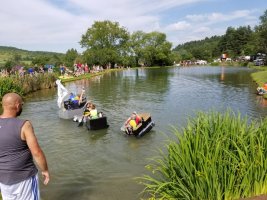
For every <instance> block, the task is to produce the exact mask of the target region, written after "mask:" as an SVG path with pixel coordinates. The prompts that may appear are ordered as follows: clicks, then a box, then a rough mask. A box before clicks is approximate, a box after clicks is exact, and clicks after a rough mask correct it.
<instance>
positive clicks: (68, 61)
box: [64, 48, 79, 67]
mask: <svg viewBox="0 0 267 200" xmlns="http://www.w3.org/2000/svg"><path fill="white" fill-rule="evenodd" d="M78 55H79V54H78V52H77V50H76V49H73V48H72V49H69V50H68V51H67V52H66V55H65V58H64V61H65V65H66V66H67V67H72V66H73V64H74V62H75V60H76V59H77V58H78Z"/></svg>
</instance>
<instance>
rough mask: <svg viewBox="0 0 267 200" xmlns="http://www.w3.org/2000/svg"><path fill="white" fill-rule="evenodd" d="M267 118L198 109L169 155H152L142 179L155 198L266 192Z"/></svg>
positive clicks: (170, 143) (219, 199)
mask: <svg viewBox="0 0 267 200" xmlns="http://www.w3.org/2000/svg"><path fill="white" fill-rule="evenodd" d="M266 130H267V118H266V119H264V120H262V121H260V122H256V121H250V122H248V120H247V119H246V118H244V119H241V117H240V115H237V116H235V115H234V114H233V113H232V112H231V111H227V112H226V113H225V114H220V113H216V112H211V113H208V114H205V113H199V114H198V116H197V117H196V118H195V119H190V120H189V123H188V125H187V127H186V128H185V129H183V131H182V132H180V131H178V130H176V129H175V130H174V135H175V138H176V140H173V139H170V140H169V141H168V145H167V154H164V153H162V152H163V151H161V156H160V157H159V158H153V159H152V161H153V162H152V164H150V165H148V166H147V168H148V169H149V170H150V171H151V172H152V174H151V175H144V176H143V177H141V178H139V180H141V183H142V184H144V185H145V190H144V193H145V194H148V195H149V196H150V197H155V198H156V199H188V200H191V199H216V200H223V199H224V200H228V199H239V198H244V197H249V196H252V195H259V194H266V193H267V187H266V186H267V176H266V175H267V159H266V158H267V134H266Z"/></svg>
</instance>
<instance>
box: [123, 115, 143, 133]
mask: <svg viewBox="0 0 267 200" xmlns="http://www.w3.org/2000/svg"><path fill="white" fill-rule="evenodd" d="M141 122H142V118H141V117H140V116H139V115H138V114H137V113H136V112H135V111H134V112H133V113H132V115H131V116H130V117H129V118H128V119H127V120H126V122H125V123H124V126H125V130H126V132H127V133H128V134H132V133H133V131H134V130H136V128H137V126H138V125H139V124H140V123H141Z"/></svg>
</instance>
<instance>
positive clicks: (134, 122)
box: [129, 119, 137, 130]
mask: <svg viewBox="0 0 267 200" xmlns="http://www.w3.org/2000/svg"><path fill="white" fill-rule="evenodd" d="M129 124H130V126H131V127H132V128H133V130H135V129H136V126H137V124H136V121H135V120H134V119H131V120H130V121H129Z"/></svg>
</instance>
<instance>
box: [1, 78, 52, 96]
mask: <svg viewBox="0 0 267 200" xmlns="http://www.w3.org/2000/svg"><path fill="white" fill-rule="evenodd" d="M56 79H57V77H56V75H55V74H54V73H43V74H35V75H33V76H31V75H26V76H24V77H19V76H12V77H2V78H0V85H1V87H0V99H2V97H3V95H5V94H6V93H8V92H16V93H18V94H20V95H24V94H28V93H30V92H34V91H37V90H40V89H45V88H52V87H54V86H55V81H56Z"/></svg>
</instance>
